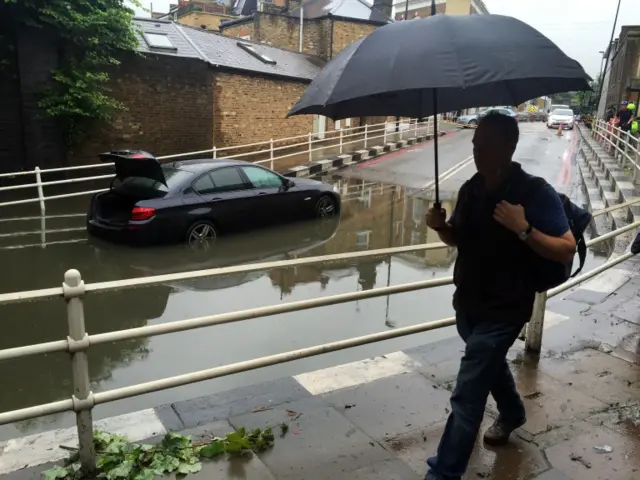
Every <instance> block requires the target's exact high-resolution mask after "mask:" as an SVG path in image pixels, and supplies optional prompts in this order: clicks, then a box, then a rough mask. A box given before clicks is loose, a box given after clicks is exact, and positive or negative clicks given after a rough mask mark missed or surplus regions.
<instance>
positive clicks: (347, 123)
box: [334, 118, 351, 130]
mask: <svg viewBox="0 0 640 480" xmlns="http://www.w3.org/2000/svg"><path fill="white" fill-rule="evenodd" d="M334 125H335V128H336V130H341V129H342V128H343V125H342V120H336V121H335V123H334ZM344 128H346V129H349V128H351V119H350V118H345V119H344Z"/></svg>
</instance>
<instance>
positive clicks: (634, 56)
mask: <svg viewBox="0 0 640 480" xmlns="http://www.w3.org/2000/svg"><path fill="white" fill-rule="evenodd" d="M605 56H609V57H610V58H609V62H610V65H611V68H610V70H609V78H608V84H606V85H604V88H603V90H604V91H603V96H604V97H605V98H606V105H607V106H609V105H614V106H616V107H617V106H618V105H619V104H620V102H621V101H622V100H628V101H630V102H636V103H637V102H638V101H639V99H640V97H639V95H640V26H639V25H625V26H623V27H622V29H621V31H620V37H619V38H617V39H616V40H615V41H614V42H613V43H612V44H611V46H610V47H609V48H608V49H607V50H606V51H605Z"/></svg>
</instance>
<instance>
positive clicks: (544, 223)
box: [448, 183, 569, 237]
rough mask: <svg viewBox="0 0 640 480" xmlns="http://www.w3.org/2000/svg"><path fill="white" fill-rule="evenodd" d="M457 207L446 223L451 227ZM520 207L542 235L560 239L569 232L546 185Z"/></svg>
mask: <svg viewBox="0 0 640 480" xmlns="http://www.w3.org/2000/svg"><path fill="white" fill-rule="evenodd" d="M461 191H462V190H461ZM507 201H509V200H507ZM509 203H511V202H509ZM459 205H460V203H458V204H456V207H455V209H454V211H453V213H452V214H451V216H450V217H449V221H448V223H449V224H451V225H453V224H454V223H453V222H454V219H455V215H456V212H457V211H458V206H459ZM522 206H523V207H524V213H525V217H526V218H527V221H528V222H529V223H530V224H531V226H533V227H534V228H536V229H537V230H540V231H541V232H542V233H544V234H546V235H549V236H552V237H561V236H562V235H564V234H565V233H567V232H568V231H569V220H568V219H567V216H566V215H565V213H564V207H563V206H562V201H561V200H560V196H559V195H558V192H556V190H555V189H554V188H553V187H552V186H551V185H549V184H548V183H547V184H545V185H544V187H543V188H541V189H540V190H538V191H537V192H536V193H535V194H533V195H532V196H531V197H530V198H528V199H526V200H525V201H524V204H523V205H522Z"/></svg>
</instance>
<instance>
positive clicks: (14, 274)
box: [0, 125, 602, 440]
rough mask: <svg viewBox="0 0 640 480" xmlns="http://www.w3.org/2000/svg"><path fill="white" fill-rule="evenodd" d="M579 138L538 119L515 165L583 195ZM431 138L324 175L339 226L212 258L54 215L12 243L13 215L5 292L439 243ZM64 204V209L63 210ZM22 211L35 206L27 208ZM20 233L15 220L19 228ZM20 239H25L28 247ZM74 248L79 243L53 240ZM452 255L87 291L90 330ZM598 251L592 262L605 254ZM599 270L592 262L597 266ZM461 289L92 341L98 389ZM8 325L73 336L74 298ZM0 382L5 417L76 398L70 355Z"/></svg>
mask: <svg viewBox="0 0 640 480" xmlns="http://www.w3.org/2000/svg"><path fill="white" fill-rule="evenodd" d="M472 135H473V132H472V131H466V130H465V131H458V132H454V133H450V134H449V135H447V136H445V137H443V138H442V139H441V142H440V158H441V173H442V172H444V171H446V170H448V169H450V168H451V167H453V166H455V165H457V164H459V163H460V162H461V161H464V160H468V159H469V157H470V155H471V143H470V142H471V137H472ZM576 136H577V133H576V134H572V133H567V134H565V136H563V137H560V138H558V137H555V136H554V135H553V132H551V131H546V130H545V129H544V128H543V127H542V126H541V125H524V126H523V127H522V137H521V141H520V146H519V148H518V151H517V153H516V157H517V160H518V161H520V162H521V163H522V164H523V166H524V168H525V169H528V170H529V171H530V172H532V173H535V174H538V175H541V176H544V177H545V178H547V180H549V181H550V182H551V183H553V184H554V185H555V186H556V187H557V188H558V189H559V190H560V191H564V192H565V193H567V194H568V195H570V196H571V197H572V198H573V199H574V200H576V201H577V202H578V203H581V197H580V195H581V193H580V188H579V180H578V174H577V172H576V166H575V155H574V151H575V146H576V145H575V140H576ZM432 155H433V153H432V145H431V143H430V142H429V143H425V144H420V145H419V146H416V147H413V148H409V149H407V150H404V151H401V152H399V153H398V152H394V153H393V154H389V155H387V156H384V157H380V158H378V159H376V160H373V161H371V162H368V163H363V164H360V165H358V166H356V167H352V168H349V169H347V170H344V171H341V172H340V175H339V176H335V177H331V178H327V179H326V180H330V181H333V182H335V183H337V184H338V187H339V188H340V190H341V192H342V194H343V202H344V206H343V211H342V214H341V218H340V220H339V222H336V223H335V224H332V225H328V226H327V225H324V226H320V225H318V224H316V223H310V224H299V225H293V226H288V227H282V228H279V229H277V230H271V231H261V232H254V233H251V234H247V235H244V236H242V237H234V238H232V239H226V240H221V241H220V243H219V244H218V245H217V248H216V251H215V253H214V254H210V255H202V254H196V253H194V252H191V251H189V250H187V249H186V247H183V246H174V247H166V248H156V249H146V250H142V249H130V248H124V247H119V246H115V245H110V244H106V243H102V242H96V241H88V239H87V238H86V235H85V233H84V231H83V228H82V225H83V221H84V220H83V218H82V217H81V216H76V217H67V218H57V219H53V220H50V221H48V222H47V225H46V228H47V229H50V230H51V229H59V230H65V231H61V232H57V233H50V234H47V237H46V241H47V243H48V245H47V246H46V248H40V247H39V246H31V247H25V248H16V247H24V245H28V244H33V245H37V244H38V243H39V240H40V238H39V234H37V235H27V236H20V237H15V236H12V235H10V232H11V230H10V229H9V227H8V225H9V223H13V224H14V225H15V223H18V222H8V223H7V222H3V223H2V224H0V228H1V229H2V230H0V234H4V236H0V260H1V261H2V262H3V265H4V266H5V272H6V273H5V275H3V277H2V278H1V279H0V291H2V292H7V291H18V290H26V289H33V288H43V287H50V286H52V285H56V284H59V283H60V282H61V280H62V276H63V273H64V271H65V270H66V269H68V268H77V269H79V270H80V272H81V273H82V275H83V278H84V280H85V281H86V282H95V281H107V280H115V279H121V278H129V277H133V276H146V275H155V274H161V273H169V272H177V271H188V270H194V269H204V268H214V267H220V266H227V265H234V264H242V263H249V262H258V261H268V260H278V259H285V258H293V257H302V256H311V255H323V254H331V253H341V252H348V251H354V250H365V249H375V248H385V247H390V246H401V245H411V244H419V243H426V242H435V241H437V236H436V235H435V234H434V232H432V231H428V230H427V229H426V227H425V225H424V214H425V212H426V209H427V208H428V206H429V205H430V204H431V203H432V202H433V193H432V191H431V190H429V189H426V190H425V189H424V188H423V187H425V185H428V184H429V182H430V181H431V180H432V179H433V162H432ZM474 171H475V169H474V167H473V164H472V162H471V163H470V164H469V166H468V167H466V168H464V169H462V170H461V171H459V172H457V173H456V174H455V175H453V176H451V177H450V178H448V179H447V180H446V181H444V182H443V184H442V199H443V204H444V207H445V208H447V209H448V210H451V208H452V207H453V205H454V204H455V197H456V192H457V189H458V188H459V186H460V185H461V184H462V182H464V180H466V179H467V178H469V177H470V176H471V175H472V174H473V173H474ZM86 203H87V199H86V198H82V199H74V200H71V201H68V202H66V203H64V204H56V205H55V206H54V207H52V208H51V209H50V211H51V212H53V213H62V212H65V213H66V214H74V213H75V214H81V213H82V212H83V210H84V208H85V206H86ZM52 205H53V204H52ZM21 214H22V215H24V214H25V213H23V212H21ZM19 223H20V228H21V229H22V230H23V231H30V230H37V229H38V227H39V221H35V222H30V221H23V222H19ZM14 228H15V227H14ZM18 240H19V241H18ZM56 242H69V243H56ZM454 258H455V251H454V250H453V249H442V250H438V251H431V252H428V253H425V252H423V253H420V254H405V255H397V256H394V257H393V258H391V259H390V260H389V259H384V258H380V259H374V260H369V261H360V262H357V263H356V262H350V263H342V264H328V265H314V266H308V267H297V268H293V269H282V270H274V271H269V272H256V273H250V274H242V275H229V276H225V277H215V278H208V279H207V278H204V279H198V280H193V281H186V282H180V283H172V284H166V285H161V286H156V287H149V288H139V289H132V290H126V291H120V292H112V293H106V294H96V295H91V296H89V297H87V299H86V301H85V317H86V322H87V330H88V331H89V332H90V333H100V332H105V331H112V330H120V329H126V328H132V327H138V326H143V325H151V324H158V323H164V322H172V321H176V320H180V319H185V318H189V317H196V316H202V315H211V314H216V313H223V312H230V311H235V310H239V309H247V308H252V307H258V306H264V305H270V304H274V303H279V302H290V301H296V300H303V299H308V298H314V297H317V296H324V295H332V294H337V293H344V292H353V291H357V290H362V289H371V288H374V287H380V286H386V285H390V284H391V285H393V284H399V283H405V282H411V281H417V280H424V279H428V278H433V277H439V276H448V275H450V274H451V265H452V262H453V260H454ZM601 261H602V260H601V259H599V258H594V256H593V255H591V256H590V258H589V262H590V265H591V268H592V267H593V265H595V264H597V263H599V262H601ZM589 268H590V266H589V265H588V266H587V267H586V269H589ZM451 293H452V288H451V287H443V288H439V289H438V290H437V292H436V291H435V290H434V291H423V292H414V293H408V294H403V295H401V296H398V295H396V296H393V297H390V298H387V297H381V298H376V299H371V300H367V301H363V302H354V303H347V304H342V305H336V306H332V307H326V308H323V309H314V310H307V311H302V312H296V313H291V314H286V315H280V316H274V317H268V318H261V319H255V320H250V321H245V322H241V323H237V324H230V325H223V326H217V327H211V328H207V329H201V330H197V331H190V332H184V333H180V334H172V335H167V336H161V337H155V338H152V339H150V340H135V341H130V342H120V343H117V344H113V345H103V346H99V347H94V348H92V349H91V351H90V366H91V375H92V380H93V387H92V388H93V390H94V391H104V390H108V389H112V388H118V387H121V386H126V385H131V384H134V383H137V382H140V381H148V380H153V379H159V378H164V377H168V376H172V375H177V374H181V373H187V372H191V371H195V370H200V369H204V368H211V367H215V366H219V365H225V364H228V363H233V362H237V361H242V360H247V359H251V358H257V357H261V356H264V355H270V354H275V353H280V352H283V351H287V350H293V349H296V348H302V347H306V346H311V345H316V344H320V343H324V342H330V341H335V340H339V339H343V338H348V337H354V336H359V335H365V334H368V333H373V332H377V331H382V330H385V329H388V328H394V327H398V326H407V325H411V324H414V323H419V322H424V321H429V320H436V319H439V318H443V317H447V316H450V315H451V314H452V309H451V301H450V299H451ZM0 315H1V317H2V318H3V319H4V321H5V325H6V326H7V328H5V333H4V335H3V336H2V338H1V340H0V348H9V347H14V346H20V345H24V344H28V343H37V342H44V341H49V340H58V339H60V338H64V336H66V315H65V306H64V303H63V302H62V301H60V300H52V301H42V302H32V303H28V304H16V305H6V306H1V307H0ZM453 335H455V332H454V330H453V329H451V328H450V329H443V330H439V331H436V332H430V333H426V334H422V335H414V336H411V337H408V338H404V339H397V340H394V341H389V342H385V343H381V344H374V345H369V346H365V347H360V348H356V349H351V350H348V351H344V352H336V353H334V354H330V355H324V356H321V357H315V358H310V359H304V360H301V361H298V362H294V363H290V364H285V365H281V366H277V367H270V368H267V369H262V370H260V371H254V372H246V373H244V374H239V375H234V376H231V377H226V378H221V379H217V380H213V381H208V382H203V383H200V384H196V385H191V386H187V387H182V388H180V389H173V390H166V391H163V392H158V393H155V394H151V395H145V396H141V397H137V398H132V399H128V400H124V401H120V402H116V403H112V404H107V405H104V406H100V407H98V408H97V409H96V413H95V417H96V418H101V417H106V416H111V415H117V414H120V413H124V412H128V411H134V410H138V409H144V408H149V407H151V406H154V405H160V404H165V403H169V402H173V401H177V400H181V399H186V398H192V397H196V396H200V395H206V394H210V393H214V392H216V391H222V390H227V389H230V388H234V387H237V386H241V385H247V384H252V383H255V382H257V381H263V380H267V379H270V378H278V377H282V376H286V375H293V374H297V373H300V372H305V371H311V370H315V369H318V368H323V367H326V366H330V365H335V364H340V363H344V362H349V361H352V360H357V359H362V358H364V357H367V356H372V355H378V354H384V353H386V352H389V351H396V350H401V349H405V348H408V347H411V346H417V345H423V344H426V343H430V342H434V341H437V340H440V339H442V338H446V337H449V336H453ZM0 377H1V378H4V379H8V378H10V379H12V380H11V388H10V389H9V388H5V389H3V391H2V393H0V411H5V410H11V409H16V408H22V407H26V406H31V405H35V404H38V403H43V402H49V401H53V400H57V399H61V398H64V397H68V396H69V395H70V393H71V384H70V364H69V361H68V359H67V357H66V356H65V355H49V356H47V358H43V357H32V358H27V359H22V360H18V361H11V362H3V363H0ZM72 421H73V420H72V416H71V415H59V416H56V417H49V418H42V419H37V420H33V421H29V422H22V423H20V424H16V425H11V426H5V427H0V440H1V439H3V438H11V437H15V436H19V435H25V434H29V433H34V432H36V431H40V430H47V429H51V428H56V427H61V426H69V425H71V424H72Z"/></svg>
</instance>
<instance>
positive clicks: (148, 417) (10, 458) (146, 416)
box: [0, 408, 167, 475]
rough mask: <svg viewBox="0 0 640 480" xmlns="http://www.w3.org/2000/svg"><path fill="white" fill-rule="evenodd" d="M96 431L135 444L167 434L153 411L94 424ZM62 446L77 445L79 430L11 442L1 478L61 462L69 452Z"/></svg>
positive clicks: (0, 460) (1, 460)
mask: <svg viewBox="0 0 640 480" xmlns="http://www.w3.org/2000/svg"><path fill="white" fill-rule="evenodd" d="M94 429H96V430H104V431H106V432H109V433H114V434H119V435H124V436H126V437H127V438H128V439H129V440H131V441H132V442H139V441H140V440H144V439H146V438H150V437H154V436H156V435H164V434H165V433H167V430H166V428H165V426H164V425H163V424H162V421H160V418H158V415H157V414H156V411H155V409H153V408H150V409H147V410H142V411H139V412H133V413H127V414H125V415H119V416H117V417H110V418H105V419H103V420H98V421H97V422H94ZM60 445H65V446H68V447H75V446H77V445H78V431H77V428H76V427H71V428H64V429H58V430H50V431H48V432H43V433H37V434H34V435H29V436H27V437H22V438H16V439H13V440H8V441H7V442H6V443H5V446H4V449H3V451H2V452H1V453H0V475H3V474H5V473H10V472H14V471H16V470H19V469H22V468H26V467H35V466H37V465H42V464H43V463H49V462H56V461H58V460H62V459H63V458H65V457H67V456H68V455H69V452H67V451H65V450H62V449H61V448H60Z"/></svg>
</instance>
